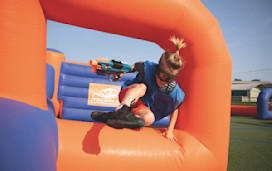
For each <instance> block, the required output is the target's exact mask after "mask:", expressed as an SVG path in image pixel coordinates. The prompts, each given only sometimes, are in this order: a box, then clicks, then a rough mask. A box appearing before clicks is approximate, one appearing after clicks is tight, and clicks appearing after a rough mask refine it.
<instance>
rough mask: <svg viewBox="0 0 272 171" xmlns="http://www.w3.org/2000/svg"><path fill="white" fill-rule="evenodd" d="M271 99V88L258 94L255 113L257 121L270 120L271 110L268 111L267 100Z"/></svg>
mask: <svg viewBox="0 0 272 171" xmlns="http://www.w3.org/2000/svg"><path fill="white" fill-rule="evenodd" d="M271 97H272V88H266V89H264V90H263V91H261V92H260V94H259V96H258V100H257V112H258V115H257V116H258V118H259V119H272V110H269V98H271Z"/></svg>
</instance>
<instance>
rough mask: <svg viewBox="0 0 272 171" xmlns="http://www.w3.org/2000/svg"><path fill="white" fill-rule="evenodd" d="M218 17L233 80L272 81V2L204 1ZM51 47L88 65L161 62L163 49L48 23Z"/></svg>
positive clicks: (109, 35) (243, 0) (69, 59)
mask: <svg viewBox="0 0 272 171" xmlns="http://www.w3.org/2000/svg"><path fill="white" fill-rule="evenodd" d="M201 2H202V3H203V4H204V5H205V6H206V7H207V8H208V9H209V10H210V12H211V13H212V14H213V15H214V16H215V17H216V18H217V20H218V22H219V25H220V27H221V29H222V33H223V35H224V39H225V41H226V43H227V46H228V49H229V52H230V55H231V58H232V62H233V68H232V69H233V71H232V73H233V74H232V76H233V79H235V78H239V79H242V80H252V79H261V80H262V81H272V0H259V1H256V0H225V1H219V0H201ZM47 29H48V32H47V47H48V48H54V49H57V50H59V51H61V52H63V53H64V54H65V56H66V60H67V61H76V62H84V63H88V62H89V60H90V59H95V58H98V57H105V58H109V59H116V60H120V61H124V62H127V63H129V64H133V63H135V62H137V61H145V60H146V59H148V60H150V61H153V62H158V60H159V57H160V55H161V54H162V53H163V50H162V49H161V48H160V47H159V46H158V45H156V44H154V43H150V42H147V41H142V40H137V39H132V38H127V37H124V36H119V35H113V34H108V33H103V32H99V31H94V30H89V29H83V28H80V27H75V26H71V25H67V24H61V23H57V22H53V21H48V23H47Z"/></svg>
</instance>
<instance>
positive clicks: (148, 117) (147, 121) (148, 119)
mask: <svg viewBox="0 0 272 171" xmlns="http://www.w3.org/2000/svg"><path fill="white" fill-rule="evenodd" d="M143 119H144V120H145V126H149V125H151V124H152V123H153V122H154V121H155V117H154V115H153V114H148V115H145V116H144V118H143Z"/></svg>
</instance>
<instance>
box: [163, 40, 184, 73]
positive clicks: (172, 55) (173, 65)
mask: <svg viewBox="0 0 272 171" xmlns="http://www.w3.org/2000/svg"><path fill="white" fill-rule="evenodd" d="M169 40H170V41H171V42H172V43H173V44H174V45H175V47H176V52H169V51H166V52H164V53H163V54H162V56H161V58H160V61H159V64H160V63H162V62H164V63H166V65H167V67H169V69H171V70H175V69H181V68H183V66H184V61H183V59H182V57H181V56H180V55H179V50H180V49H182V48H185V47H186V43H183V41H184V39H179V38H176V37H170V39H169Z"/></svg>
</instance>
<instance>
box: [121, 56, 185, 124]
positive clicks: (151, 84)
mask: <svg viewBox="0 0 272 171" xmlns="http://www.w3.org/2000/svg"><path fill="white" fill-rule="evenodd" d="M142 64H143V65H140V67H138V68H137V66H136V69H137V71H138V72H139V73H138V75H137V76H136V78H134V79H133V80H127V81H126V82H125V83H124V84H123V85H122V89H123V88H126V87H128V86H130V85H132V84H135V83H144V84H145V85H146V87H147V91H146V93H145V95H144V96H143V97H141V100H142V101H143V102H144V104H145V105H146V106H147V107H149V108H150V109H151V111H152V112H153V113H154V116H155V121H158V120H160V119H162V118H163V117H165V116H167V115H169V114H171V113H173V112H174V111H175V110H176V109H177V108H178V107H179V106H180V105H181V104H182V102H183V100H184V97H185V94H184V92H183V91H182V90H181V88H180V87H179V85H178V83H177V82H176V81H173V82H171V83H169V84H167V85H165V86H164V87H161V88H160V87H158V85H157V82H156V76H155V66H156V65H158V64H156V63H153V62H149V61H146V62H144V63H142Z"/></svg>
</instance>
